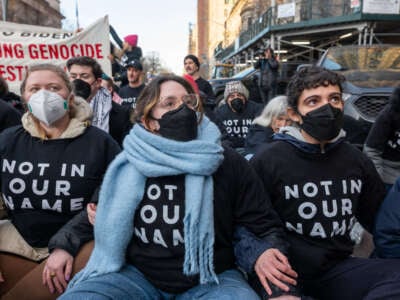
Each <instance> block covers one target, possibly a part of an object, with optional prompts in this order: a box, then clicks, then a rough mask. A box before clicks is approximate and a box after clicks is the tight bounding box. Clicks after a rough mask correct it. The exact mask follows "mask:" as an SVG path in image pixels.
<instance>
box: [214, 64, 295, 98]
mask: <svg viewBox="0 0 400 300" xmlns="http://www.w3.org/2000/svg"><path fill="white" fill-rule="evenodd" d="M299 64H300V63H299V62H284V63H281V64H280V66H279V76H278V90H277V94H278V95H282V94H285V93H286V86H287V84H288V82H289V79H290V77H291V76H292V75H293V73H294V72H295V71H296V69H297V66H298V65H299ZM259 76H260V70H256V69H254V68H253V67H249V68H247V69H244V70H243V71H241V72H239V73H237V74H235V75H233V76H232V77H229V78H217V79H210V80H209V82H210V84H211V86H212V88H213V91H214V94H215V96H216V104H217V105H221V104H222V103H223V101H222V100H223V99H224V91H225V85H226V83H227V82H229V81H234V80H240V81H242V82H243V84H244V85H245V86H246V87H247V89H248V90H249V94H250V95H249V99H250V100H252V101H255V102H260V103H261V102H262V100H261V96H260V92H259V90H258V78H259Z"/></svg>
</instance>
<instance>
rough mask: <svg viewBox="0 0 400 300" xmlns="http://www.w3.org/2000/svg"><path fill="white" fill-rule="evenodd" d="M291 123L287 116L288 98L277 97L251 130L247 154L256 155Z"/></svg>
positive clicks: (256, 120) (256, 119)
mask: <svg viewBox="0 0 400 300" xmlns="http://www.w3.org/2000/svg"><path fill="white" fill-rule="evenodd" d="M291 123H292V122H291V120H290V119H289V116H288V115H287V97H286V96H276V97H274V98H273V99H271V100H270V101H269V102H268V104H267V105H266V106H265V107H264V109H263V111H262V113H261V115H259V116H258V117H257V118H255V119H254V121H253V124H252V125H251V126H250V128H249V133H248V134H247V137H246V139H245V142H244V143H245V152H246V154H254V153H256V152H257V150H258V149H259V148H260V147H261V146H262V145H263V144H266V143H270V142H271V141H272V136H273V134H274V133H278V132H279V129H280V128H281V127H285V126H287V125H290V124H291Z"/></svg>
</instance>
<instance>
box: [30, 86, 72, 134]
mask: <svg viewBox="0 0 400 300" xmlns="http://www.w3.org/2000/svg"><path fill="white" fill-rule="evenodd" d="M28 109H29V111H30V112H31V113H32V114H33V115H34V116H35V117H36V118H38V119H39V120H40V121H42V122H43V123H44V124H46V125H47V126H50V125H52V124H53V123H54V122H55V121H57V120H59V119H61V118H62V117H63V116H64V115H65V114H66V113H67V110H68V103H67V101H66V100H65V99H64V98H63V97H61V96H60V95H59V94H57V93H53V92H50V91H48V90H45V89H41V90H40V91H38V92H36V93H34V94H33V95H32V96H31V97H30V98H29V101H28Z"/></svg>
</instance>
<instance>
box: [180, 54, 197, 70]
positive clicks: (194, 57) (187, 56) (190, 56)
mask: <svg viewBox="0 0 400 300" xmlns="http://www.w3.org/2000/svg"><path fill="white" fill-rule="evenodd" d="M187 59H191V60H193V62H194V63H195V64H196V66H197V67H198V68H200V61H199V59H198V58H197V56H194V55H193V54H189V55H186V56H185V59H184V60H183V62H185V61H186V60H187Z"/></svg>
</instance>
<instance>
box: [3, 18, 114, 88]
mask: <svg viewBox="0 0 400 300" xmlns="http://www.w3.org/2000/svg"><path fill="white" fill-rule="evenodd" d="M109 32H110V29H109V23H108V16H105V17H103V18H101V19H99V20H97V21H96V22H95V23H93V24H92V25H90V26H89V27H87V28H85V29H84V30H83V31H81V32H79V33H73V32H70V31H65V30H62V29H58V28H51V27H42V26H33V25H27V24H17V23H11V22H0V76H2V77H3V78H4V79H5V80H6V81H7V82H8V84H9V88H10V90H11V91H13V92H15V93H17V94H19V87H20V84H21V81H22V79H23V77H24V73H25V71H26V69H27V68H28V67H29V66H30V65H33V64H39V63H51V64H56V65H59V66H62V67H63V68H66V67H65V64H66V62H67V60H68V59H69V58H71V57H75V56H89V57H92V58H94V59H96V60H97V61H98V62H99V63H100V65H101V67H102V68H103V71H104V72H105V73H106V74H111V64H110V61H109V59H108V58H107V56H108V54H109V53H110V38H109Z"/></svg>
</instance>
